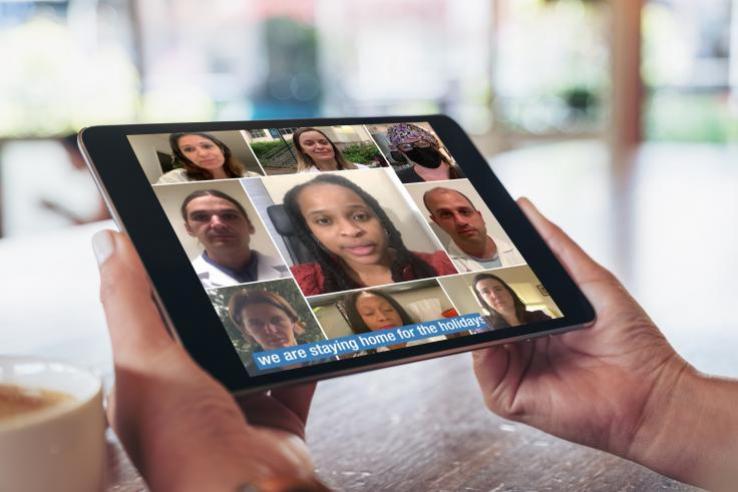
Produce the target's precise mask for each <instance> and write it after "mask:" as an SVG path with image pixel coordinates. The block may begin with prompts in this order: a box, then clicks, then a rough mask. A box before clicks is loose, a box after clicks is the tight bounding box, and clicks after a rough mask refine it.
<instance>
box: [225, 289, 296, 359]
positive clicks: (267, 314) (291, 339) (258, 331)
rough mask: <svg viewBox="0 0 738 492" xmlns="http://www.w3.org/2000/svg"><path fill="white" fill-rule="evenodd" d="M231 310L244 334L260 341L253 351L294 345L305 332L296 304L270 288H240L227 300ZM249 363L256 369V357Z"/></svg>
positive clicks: (232, 316) (230, 312)
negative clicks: (269, 289)
mask: <svg viewBox="0 0 738 492" xmlns="http://www.w3.org/2000/svg"><path fill="white" fill-rule="evenodd" d="M228 313H229V316H230V317H231V320H232V321H233V323H234V324H235V325H236V326H237V327H238V329H239V331H240V332H241V335H243V337H244V338H245V339H246V340H250V341H252V342H254V343H256V344H257V345H259V347H260V348H258V349H255V350H254V352H261V351H265V350H275V349H280V348H285V347H293V346H295V345H297V343H298V342H297V336H298V335H302V334H303V333H304V332H305V325H304V324H303V322H302V320H301V319H300V316H299V315H298V314H297V311H295V308H293V307H292V306H291V305H290V303H289V302H287V300H286V299H285V298H284V297H282V296H281V295H279V294H277V293H276V292H271V291H268V290H249V289H244V290H242V291H240V292H237V293H236V294H234V295H233V296H232V297H231V300H230V301H229V302H228ZM246 366H247V368H252V369H255V365H254V362H253V360H251V361H249V362H247V363H246ZM290 367H295V366H290ZM281 369H286V368H284V367H283V368H281Z"/></svg>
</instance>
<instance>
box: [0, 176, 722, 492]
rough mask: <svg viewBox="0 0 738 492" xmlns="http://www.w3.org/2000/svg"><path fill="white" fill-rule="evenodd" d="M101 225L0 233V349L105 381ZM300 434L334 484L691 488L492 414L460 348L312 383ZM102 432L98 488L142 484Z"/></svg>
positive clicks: (695, 357) (704, 355)
mask: <svg viewBox="0 0 738 492" xmlns="http://www.w3.org/2000/svg"><path fill="white" fill-rule="evenodd" d="M662 191H663V190H662ZM110 226H111V224H110V223H101V224H93V225H90V226H83V227H76V228H72V229H66V230H61V231H57V232H53V233H49V234H46V235H43V236H38V237H29V238H22V239H6V240H3V241H0V271H1V272H3V275H2V278H1V279H0V282H1V284H0V285H1V287H0V289H1V291H2V296H0V353H12V354H19V353H24V354H36V355H43V356H46V357H54V358H60V359H64V360H67V361H72V362H75V363H78V364H81V365H84V366H86V367H88V368H90V369H92V370H93V371H95V372H97V373H98V374H99V375H100V376H102V377H103V378H104V380H105V381H106V384H107V385H108V386H109V384H110V383H111V378H112V367H111V356H110V347H109V341H108V337H107V332H106V330H105V325H104V319H103V316H102V309H101V307H100V305H99V302H98V292H97V288H98V275H97V268H96V266H95V262H94V258H93V255H92V251H91V247H90V237H91V236H92V234H93V233H94V231H96V230H98V229H100V228H102V227H110ZM733 290H734V289H733ZM39 303H41V304H42V307H41V308H40V309H39ZM677 338H678V337H677ZM731 341H735V336H733V337H732V338H731ZM710 343H711V345H710V346H709V347H708V348H707V349H704V350H702V351H701V352H699V353H696V354H695V353H691V354H690V356H689V360H690V362H692V363H693V364H695V365H697V366H698V367H701V364H703V363H704V364H707V365H709V363H710V359H711V357H712V356H713V355H714V354H715V353H716V354H718V355H719V354H721V353H722V352H720V350H722V349H721V348H720V347H721V346H723V347H724V345H723V344H724V343H725V339H723V338H719V337H716V338H713V339H711V341H710ZM731 346H732V347H734V346H735V344H732V345H731ZM678 348H679V347H678ZM712 349H714V350H715V351H716V352H710V350H712ZM717 358H718V359H719V358H720V357H717ZM732 360H733V358H732V357H731V361H732ZM735 369H736V366H735V364H733V365H731V366H730V367H727V370H726V372H729V371H735ZM307 439H308V444H309V446H310V448H311V450H312V452H313V456H314V460H315V464H316V467H317V471H318V474H319V476H320V477H321V478H322V479H323V480H324V481H325V482H326V483H327V484H328V485H329V486H331V487H333V488H335V489H337V490H392V491H402V490H470V491H473V490H487V491H489V490H494V491H502V490H574V491H576V490H588V491H589V490H656V489H666V490H696V489H693V488H691V487H688V486H685V485H683V484H680V483H678V482H675V481H673V480H670V479H668V478H665V477H663V476H661V475H658V474H656V473H654V472H652V471H650V470H647V469H645V468H643V467H640V466H639V465H636V464H634V463H631V462H628V461H624V460H621V459H619V458H616V457H613V456H610V455H607V454H605V453H601V452H598V451H595V450H592V449H589V448H585V447H582V446H577V445H574V444H571V443H568V442H565V441H562V440H560V439H557V438H554V437H551V436H548V435H546V434H543V433H541V432H539V431H537V430H535V429H532V428H530V427H527V426H525V425H522V424H516V423H512V422H509V421H506V420H504V419H501V418H499V417H497V416H495V415H493V414H491V413H490V412H488V411H487V410H486V409H485V408H484V406H483V404H482V401H481V397H480V394H479V392H478V390H477V388H476V382H475V380H474V378H473V375H472V371H471V361H470V356H469V354H460V355H456V356H451V357H445V358H440V359H433V360H428V361H424V362H419V363H414V364H409V365H404V366H400V367H394V368H389V369H383V370H378V371H373V372H370V373H364V374H359V375H353V376H349V377H344V378H339V379H333V380H329V381H324V382H321V383H320V384H319V385H318V390H317V392H316V396H315V400H314V405H313V410H312V412H311V416H310V419H309V422H308V428H307ZM108 441H109V446H108V451H109V459H108V463H109V470H108V475H109V485H108V490H110V491H120V492H123V491H134V490H135V491H138V490H146V485H145V483H144V482H143V480H142V479H141V478H140V476H139V475H138V473H137V471H136V470H135V468H134V467H133V466H132V465H131V464H130V462H129V461H128V459H127V457H126V455H125V452H124V451H123V450H122V448H121V446H120V444H119V442H118V441H117V439H116V438H115V436H114V435H113V434H112V432H110V431H109V432H108Z"/></svg>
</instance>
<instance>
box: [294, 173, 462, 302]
mask: <svg viewBox="0 0 738 492" xmlns="http://www.w3.org/2000/svg"><path fill="white" fill-rule="evenodd" d="M284 209H285V211H286V212H287V214H288V215H289V217H290V219H291V220H292V223H293V227H294V229H295V231H296V234H297V236H298V238H299V239H300V240H301V241H302V242H303V244H305V245H306V246H307V248H308V249H309V250H310V251H311V253H312V254H313V257H314V258H315V259H316V260H317V261H316V262H315V263H304V264H299V265H294V266H293V267H292V273H293V275H294V276H295V279H296V280H297V283H298V284H299V285H300V288H301V289H302V292H303V293H304V294H305V295H306V296H311V295H317V294H323V293H326V292H335V291H341V290H349V289H356V288H361V287H371V286H376V285H383V284H390V283H394V282H403V281H407V280H415V279H420V278H428V277H436V276H439V275H449V274H453V273H457V272H456V269H455V268H454V267H453V264H452V263H451V261H450V260H449V258H448V256H447V255H446V253H444V252H443V251H436V252H434V253H421V252H414V251H410V250H409V249H407V247H406V246H405V244H404V243H403V241H402V235H401V234H400V231H398V230H397V228H396V227H395V225H394V224H393V223H392V221H391V220H390V219H389V217H387V214H386V213H385V212H384V210H383V209H382V207H380V206H379V203H378V202H377V200H376V199H375V198H374V197H373V196H371V195H370V194H369V193H367V192H366V191H364V190H363V189H362V188H361V187H359V186H358V185H356V184H355V183H354V182H352V181H350V180H348V179H346V178H344V177H342V176H338V175H335V174H321V175H319V176H317V177H315V178H313V179H312V180H310V181H308V182H306V183H303V184H300V185H297V186H295V187H293V188H292V189H290V190H289V191H288V192H287V194H286V195H285V197H284Z"/></svg>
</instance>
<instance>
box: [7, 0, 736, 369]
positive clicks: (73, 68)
mask: <svg viewBox="0 0 738 492" xmlns="http://www.w3.org/2000/svg"><path fill="white" fill-rule="evenodd" d="M0 57H1V59H2V60H3V62H2V68H1V69H0V235H2V236H3V237H6V238H11V239H13V238H21V237H32V236H33V235H43V234H48V233H49V232H50V231H52V230H54V229H59V228H64V227H69V226H71V225H73V224H79V223H85V222H89V221H95V220H100V219H101V218H104V217H105V211H104V208H102V206H101V203H100V200H99V198H98V195H97V193H96V190H95V188H94V185H93V184H92V182H91V179H90V177H89V175H88V174H87V172H86V170H85V168H84V165H83V163H82V162H81V161H80V160H79V157H78V155H76V153H75V150H74V145H73V141H71V140H66V141H65V140H63V137H64V136H67V135H70V134H72V133H74V132H76V131H77V130H79V129H80V128H81V127H83V126H88V125H93V124H106V123H133V122H166V121H197V120H201V121H204V120H246V119H258V118H282V117H284V118H287V117H303V116H360V115H371V116H376V115H391V114H409V113H415V114H423V113H437V112H442V113H446V114H449V115H451V116H452V117H454V118H456V119H457V120H458V121H459V122H460V123H461V124H462V126H463V127H464V128H465V129H466V130H467V131H468V132H469V133H470V134H471V135H472V136H473V138H474V140H475V142H476V143H477V145H478V146H479V148H480V150H482V152H483V153H484V155H485V156H487V157H488V158H490V160H491V163H492V165H493V167H494V169H495V170H496V171H497V172H498V174H499V175H500V176H501V177H502V178H503V182H504V183H505V184H506V185H507V186H508V187H509V188H510V190H511V191H512V193H513V194H514V195H520V194H525V195H528V196H531V197H532V198H534V199H535V201H536V202H537V203H538V204H539V205H541V207H542V208H543V209H544V210H545V211H546V212H547V213H549V214H550V215H551V216H552V217H554V218H555V219H556V220H557V221H559V222H560V223H562V224H563V225H564V226H565V228H566V229H567V230H568V231H569V232H570V233H572V235H574V236H575V237H576V238H577V239H579V240H580V241H581V242H582V244H583V245H584V246H585V247H586V249H587V250H588V251H590V252H592V253H593V255H594V256H595V257H596V258H598V259H599V260H600V261H602V262H603V263H605V264H606V265H607V266H608V267H610V268H612V269H613V270H615V271H616V272H617V273H618V274H619V275H620V277H621V278H622V279H623V280H624V281H625V282H626V284H627V285H628V286H629V287H630V288H631V289H632V290H634V291H635V293H636V295H638V296H640V298H641V300H642V301H643V302H644V304H646V305H647V307H648V308H649V309H650V310H651V311H652V313H653V314H654V315H655V317H656V318H657V320H658V321H660V322H662V323H664V324H672V325H678V326H682V327H684V328H685V329H684V330H682V331H679V332H678V333H676V332H675V334H674V336H675V337H676V338H677V340H676V343H677V345H679V340H678V337H679V336H682V335H680V333H682V334H683V336H684V337H691V330H690V329H691V328H692V327H693V326H694V324H695V323H696V324H699V325H700V326H701V329H702V330H708V331H709V330H710V329H712V330H714V333H719V332H720V330H723V329H726V323H727V321H726V320H720V319H719V317H716V318H714V319H713V320H710V321H706V318H705V316H704V310H703V309H699V310H698V311H699V312H700V314H696V312H697V311H692V310H690V309H683V308H681V309H679V310H676V309H674V306H675V305H679V306H689V305H690V302H693V301H694V299H695V298H696V297H695V296H703V297H702V298H704V299H708V300H709V302H710V303H711V305H712V303H714V305H718V306H719V305H730V304H731V302H732V296H733V293H734V291H735V288H734V285H733V284H732V280H733V277H734V275H733V273H734V272H736V271H738V263H737V260H736V259H735V253H734V251H735V250H736V246H738V233H736V228H735V224H736V223H738V202H737V200H738V198H736V197H737V196H738V189H737V185H736V182H737V179H736V176H737V174H738V169H737V166H738V150H737V149H738V146H736V143H738V0H701V1H699V2H695V1H690V0H586V1H585V0H558V1H555V0H465V1H463V2H459V1H452V0H362V1H358V0H349V1H347V0H302V1H279V0H242V1H239V2H233V1H227V0H212V1H210V2H207V3H205V2H201V1H195V0H178V1H176V2H175V1H168V0H147V1H145V2H144V1H141V0H67V1H64V0H58V1H23V0H15V1H12V0H11V1H7V0H0ZM65 142H66V143H65ZM39 237H41V236H39ZM685 269H690V270H694V269H697V271H698V273H699V279H700V281H699V282H691V284H695V283H697V284H698V285H699V288H698V289H697V288H696V287H693V288H691V289H690V288H682V289H679V288H678V287H677V286H679V285H680V282H683V281H684V270H685ZM666 284H669V285H671V286H672V287H673V288H672V290H671V291H669V292H670V295H669V296H665V295H663V293H662V292H663V288H664V285H666ZM731 291H732V292H731ZM733 328H734V327H733ZM684 340H685V343H684V344H683V345H684V346H683V347H682V350H686V351H689V350H700V347H699V345H695V344H694V342H693V341H690V342H689V343H686V341H687V340H688V339H687V338H684ZM713 341H714V340H713ZM725 350H726V354H725V357H726V361H727V360H730V358H729V354H728V353H727V350H728V349H727V348H726V349H725ZM687 355H688V354H687ZM721 364H722V362H721V358H720V357H719V356H717V357H715V358H714V367H711V368H705V369H706V370H709V369H711V370H713V371H715V372H720V371H721V370H722V371H723V372H728V369H725V368H724V367H723V366H722V365H721ZM725 367H727V366H725Z"/></svg>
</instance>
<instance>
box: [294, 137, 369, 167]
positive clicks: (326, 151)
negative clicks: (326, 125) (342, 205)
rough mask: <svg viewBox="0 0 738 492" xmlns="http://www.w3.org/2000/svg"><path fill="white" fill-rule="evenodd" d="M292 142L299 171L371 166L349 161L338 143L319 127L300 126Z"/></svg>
mask: <svg viewBox="0 0 738 492" xmlns="http://www.w3.org/2000/svg"><path fill="white" fill-rule="evenodd" d="M292 142H293V143H294V144H295V150H297V172H298V173H318V172H321V171H343V170H345V169H368V168H369V166H367V165H366V164H359V163H357V162H349V161H347V160H346V158H345V157H344V156H343V153H341V151H340V149H339V148H338V147H336V144H334V143H333V142H332V141H331V139H330V138H328V136H327V135H326V134H325V133H323V132H322V131H320V130H318V129H317V128H311V127H303V128H298V129H297V130H296V131H295V133H293V134H292Z"/></svg>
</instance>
